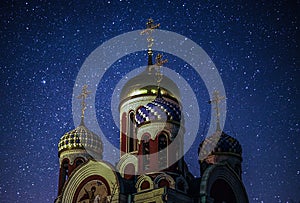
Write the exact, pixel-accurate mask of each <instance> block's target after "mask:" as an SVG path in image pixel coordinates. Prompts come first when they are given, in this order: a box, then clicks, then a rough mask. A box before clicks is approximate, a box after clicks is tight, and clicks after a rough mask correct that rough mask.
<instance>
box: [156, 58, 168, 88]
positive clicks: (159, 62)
mask: <svg viewBox="0 0 300 203" xmlns="http://www.w3.org/2000/svg"><path fill="white" fill-rule="evenodd" d="M167 62H168V59H163V58H162V54H157V56H156V57H155V66H156V67H155V68H156V73H155V75H156V79H157V85H158V86H160V82H161V81H162V78H163V74H162V73H161V67H162V66H163V65H164V64H165V63H167Z"/></svg>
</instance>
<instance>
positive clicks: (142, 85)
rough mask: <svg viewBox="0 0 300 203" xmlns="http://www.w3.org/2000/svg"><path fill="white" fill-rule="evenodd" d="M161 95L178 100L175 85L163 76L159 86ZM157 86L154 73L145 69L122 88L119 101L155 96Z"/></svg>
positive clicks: (178, 95)
mask: <svg viewBox="0 0 300 203" xmlns="http://www.w3.org/2000/svg"><path fill="white" fill-rule="evenodd" d="M159 87H160V89H161V95H162V96H163V97H169V98H172V99H176V100H180V93H179V89H178V87H177V85H176V84H175V83H174V82H173V81H172V80H171V79H169V78H168V77H166V76H164V77H163V79H162V81H161V83H160V85H159ZM157 90H158V85H157V81H156V78H155V74H154V73H152V74H151V73H149V71H148V70H147V69H146V70H145V71H143V72H142V73H141V74H139V75H137V76H136V77H133V78H131V79H130V80H129V81H128V82H127V83H126V84H125V85H124V87H123V89H122V91H121V95H120V101H121V102H122V101H124V100H127V99H131V98H134V97H138V96H152V95H157Z"/></svg>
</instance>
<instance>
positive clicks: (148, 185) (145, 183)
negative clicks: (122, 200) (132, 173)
mask: <svg viewBox="0 0 300 203" xmlns="http://www.w3.org/2000/svg"><path fill="white" fill-rule="evenodd" d="M135 188H136V189H137V192H140V191H144V190H152V189H154V183H153V181H152V179H151V178H150V177H149V176H147V175H142V176H140V177H139V178H138V180H137V182H136V184H135Z"/></svg>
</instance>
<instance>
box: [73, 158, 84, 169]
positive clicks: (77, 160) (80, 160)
mask: <svg viewBox="0 0 300 203" xmlns="http://www.w3.org/2000/svg"><path fill="white" fill-rule="evenodd" d="M83 163H84V160H83V159H82V158H77V159H76V161H75V165H76V167H78V166H80V165H81V164H83Z"/></svg>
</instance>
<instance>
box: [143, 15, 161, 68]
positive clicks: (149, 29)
mask: <svg viewBox="0 0 300 203" xmlns="http://www.w3.org/2000/svg"><path fill="white" fill-rule="evenodd" d="M159 26H160V23H158V24H156V25H155V24H154V21H153V19H152V18H149V19H148V22H147V23H146V29H144V30H142V31H141V35H144V34H146V35H148V37H147V41H148V66H151V65H153V62H152V56H153V52H152V46H153V42H154V39H153V37H152V32H153V31H154V30H155V29H157V28H159Z"/></svg>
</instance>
